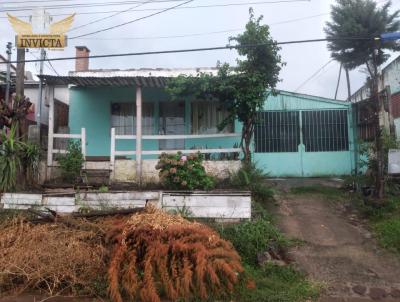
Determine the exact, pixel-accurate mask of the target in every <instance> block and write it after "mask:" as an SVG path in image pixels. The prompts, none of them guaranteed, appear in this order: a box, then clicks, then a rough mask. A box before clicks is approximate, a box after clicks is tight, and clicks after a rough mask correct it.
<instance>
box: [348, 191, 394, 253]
mask: <svg viewBox="0 0 400 302" xmlns="http://www.w3.org/2000/svg"><path fill="white" fill-rule="evenodd" d="M353 202H354V204H355V206H356V208H357V210H358V211H359V212H360V213H361V215H363V216H364V217H365V218H367V219H368V221H369V222H370V225H371V228H372V231H373V233H374V235H375V237H376V239H377V240H378V242H379V244H380V245H381V246H382V247H384V248H386V249H388V250H390V251H393V252H396V253H399V254H400V197H398V196H390V197H388V198H387V199H386V200H385V201H383V202H379V203H376V202H373V201H369V200H363V199H362V198H358V199H354V200H353Z"/></svg>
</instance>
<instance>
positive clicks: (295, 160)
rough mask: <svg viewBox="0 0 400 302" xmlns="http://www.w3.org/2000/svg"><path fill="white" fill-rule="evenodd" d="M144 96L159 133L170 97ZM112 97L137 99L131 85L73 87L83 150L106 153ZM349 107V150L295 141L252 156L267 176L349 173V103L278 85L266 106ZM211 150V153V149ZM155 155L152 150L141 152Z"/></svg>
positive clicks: (192, 142)
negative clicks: (288, 147)
mask: <svg viewBox="0 0 400 302" xmlns="http://www.w3.org/2000/svg"><path fill="white" fill-rule="evenodd" d="M143 101H144V102H153V103H154V104H155V105H154V112H155V115H156V117H155V119H154V133H153V134H158V122H159V119H158V112H159V102H167V101H170V100H169V99H168V96H167V95H166V93H165V92H164V91H162V90H160V89H143ZM112 102H133V103H134V102H135V88H134V87H126V88H109V87H103V88H77V87H75V88H71V93H70V114H69V118H70V120H69V125H70V129H71V133H80V129H81V128H82V127H85V128H86V133H87V155H88V156H109V155H110V136H111V135H110V115H111V103H112ZM185 108H186V109H185V124H186V133H187V134H189V133H190V129H191V125H190V120H191V112H190V101H189V100H186V101H185ZM329 109H349V114H348V118H349V138H350V150H349V151H346V152H312V153H308V152H305V151H304V146H302V145H300V146H299V152H295V153H255V154H254V156H253V158H254V161H255V162H256V163H257V165H258V166H260V167H262V168H263V170H264V171H265V172H268V173H269V174H270V176H274V177H279V176H280V177H283V176H296V177H299V176H326V175H343V174H350V173H351V172H352V171H353V169H354V162H355V155H354V135H353V128H352V122H351V121H352V117H351V111H350V105H349V104H348V103H344V102H339V101H332V100H329V99H325V98H318V97H314V96H308V95H301V94H295V93H290V92H285V91H282V92H281V93H280V94H279V95H277V96H270V97H269V98H268V100H267V101H266V103H265V106H264V110H267V111H268V110H269V111H289V110H290V111H292V110H296V111H299V110H329ZM235 131H236V132H239V133H240V132H241V124H240V123H238V122H235ZM239 142H240V138H218V139H188V140H185V148H186V149H190V148H193V147H202V148H205V147H208V148H232V147H233V146H234V144H235V143H237V144H238V143H239ZM143 149H144V150H158V141H154V140H153V141H148V140H144V141H143ZM117 150H135V142H134V141H133V140H132V141H118V142H117ZM213 156H215V155H213ZM144 158H155V156H144Z"/></svg>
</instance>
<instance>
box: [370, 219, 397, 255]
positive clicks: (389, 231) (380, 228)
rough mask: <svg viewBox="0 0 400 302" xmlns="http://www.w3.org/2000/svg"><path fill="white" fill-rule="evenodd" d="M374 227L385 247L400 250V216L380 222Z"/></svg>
mask: <svg viewBox="0 0 400 302" xmlns="http://www.w3.org/2000/svg"><path fill="white" fill-rule="evenodd" d="M374 229H375V232H376V235H377V237H378V240H379V242H380V244H381V245H382V246H383V247H384V248H387V249H389V250H393V251H397V252H400V217H394V218H391V219H387V220H384V221H381V222H378V223H376V224H375V227H374Z"/></svg>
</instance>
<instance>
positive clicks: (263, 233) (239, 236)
mask: <svg viewBox="0 0 400 302" xmlns="http://www.w3.org/2000/svg"><path fill="white" fill-rule="evenodd" d="M218 232H219V233H220V235H221V236H222V237H223V238H224V239H226V240H229V241H230V242H232V244H233V246H234V247H235V249H236V250H237V251H238V252H239V254H240V256H241V257H242V260H243V261H244V262H245V263H248V264H250V265H257V254H258V253H261V252H265V251H268V250H274V251H276V252H279V251H280V250H281V249H284V248H286V247H287V246H288V243H289V241H288V240H287V239H286V238H285V237H284V236H283V235H282V233H280V232H279V230H278V229H277V228H276V227H275V226H274V225H273V224H272V223H271V221H269V220H267V219H265V218H262V219H257V220H254V221H246V222H243V223H241V224H236V225H230V226H219V227H218Z"/></svg>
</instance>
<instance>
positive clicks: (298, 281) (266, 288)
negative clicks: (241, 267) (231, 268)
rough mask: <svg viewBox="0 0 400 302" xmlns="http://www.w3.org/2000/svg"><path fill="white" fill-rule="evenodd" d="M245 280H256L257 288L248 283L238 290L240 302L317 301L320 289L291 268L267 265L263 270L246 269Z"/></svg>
mask: <svg viewBox="0 0 400 302" xmlns="http://www.w3.org/2000/svg"><path fill="white" fill-rule="evenodd" d="M245 270H246V275H247V276H245V278H247V279H250V280H254V282H255V288H254V289H250V288H248V287H247V286H246V282H243V283H242V286H241V287H240V288H239V289H238V290H237V295H236V299H235V300H236V301H240V302H264V301H265V302H302V301H315V300H316V299H317V298H318V296H319V291H320V287H319V286H316V285H315V284H313V283H312V282H310V281H308V280H307V278H306V277H305V276H304V275H303V274H302V273H300V272H298V271H296V270H294V269H293V268H292V267H291V266H286V267H281V266H276V265H269V264H268V265H265V266H263V267H261V268H253V267H245Z"/></svg>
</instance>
